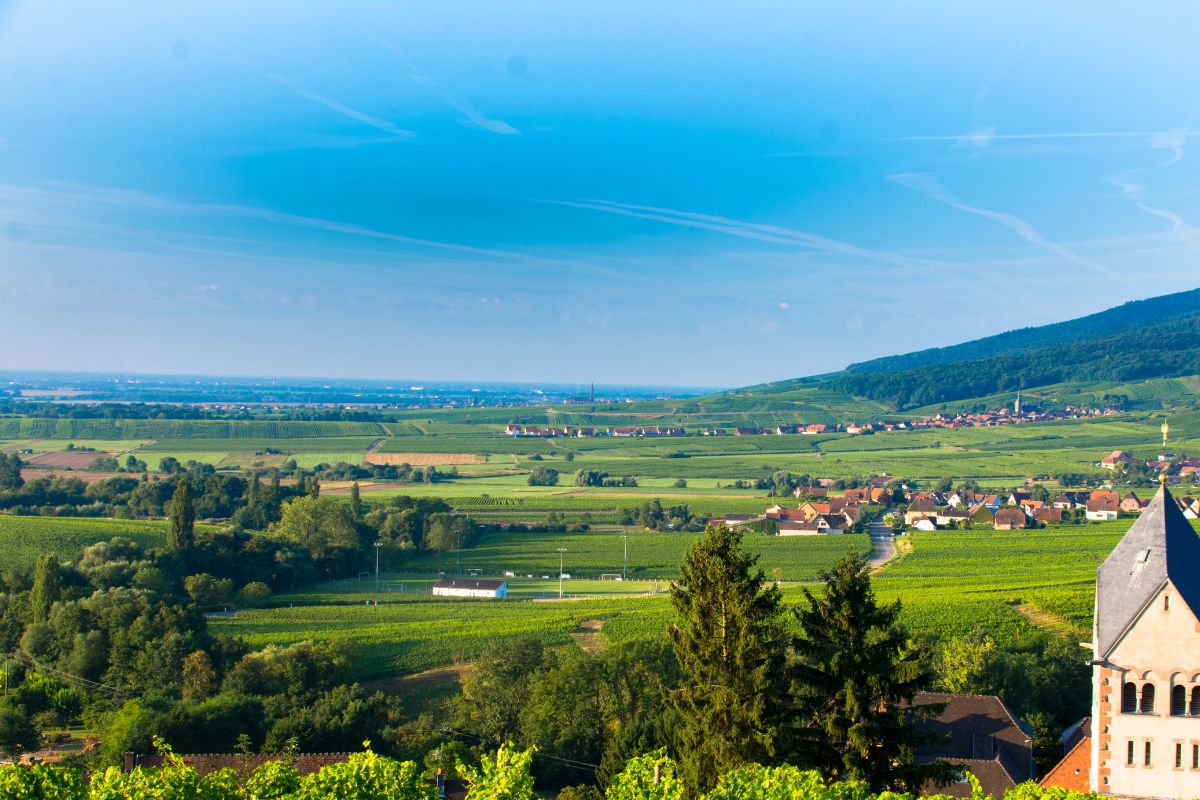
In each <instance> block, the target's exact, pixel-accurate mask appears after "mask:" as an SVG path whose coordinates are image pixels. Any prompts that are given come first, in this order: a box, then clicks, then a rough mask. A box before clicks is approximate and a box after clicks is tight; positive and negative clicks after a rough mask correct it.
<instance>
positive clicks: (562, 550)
mask: <svg viewBox="0 0 1200 800" xmlns="http://www.w3.org/2000/svg"><path fill="white" fill-rule="evenodd" d="M565 552H567V548H565V547H560V548H558V599H559V600H562V595H563V587H562V581H563V553H565Z"/></svg>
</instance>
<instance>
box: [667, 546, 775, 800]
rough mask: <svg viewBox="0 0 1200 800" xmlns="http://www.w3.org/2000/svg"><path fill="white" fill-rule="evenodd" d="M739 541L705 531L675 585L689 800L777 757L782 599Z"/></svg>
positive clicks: (679, 703) (677, 696)
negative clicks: (727, 777)
mask: <svg viewBox="0 0 1200 800" xmlns="http://www.w3.org/2000/svg"><path fill="white" fill-rule="evenodd" d="M741 542H742V535H741V534H740V533H738V532H736V531H732V530H730V529H729V528H726V527H724V526H721V527H715V528H709V529H708V530H707V531H706V532H705V534H704V536H702V537H701V538H700V539H698V540H697V541H696V543H695V544H693V545H692V548H691V549H690V550H689V551H688V554H687V557H686V558H685V559H684V562H683V565H682V567H681V568H680V572H679V581H678V583H676V584H673V585H672V586H671V602H672V604H673V605H674V606H675V610H676V611H677V612H678V614H679V618H680V622H679V623H678V624H675V625H672V626H671V627H670V628H669V629H668V633H669V634H670V637H671V642H672V644H673V645H674V648H675V656H676V659H677V660H678V661H679V666H680V668H681V670H682V672H683V676H684V677H683V681H682V685H681V686H680V688H679V689H678V690H677V691H676V692H675V693H674V694H673V695H672V704H673V706H674V708H675V710H676V711H677V713H678V717H679V729H678V743H677V746H678V750H679V755H680V767H681V772H682V774H683V778H684V781H685V783H686V784H687V786H688V788H689V791H690V793H691V794H693V795H695V796H698V795H699V794H701V793H703V792H704V791H706V790H708V789H711V788H712V787H713V785H715V784H716V782H717V779H718V778H719V777H720V776H721V775H722V774H723V773H725V772H728V771H729V770H731V769H734V768H735V767H738V766H741V765H742V764H747V763H750V762H758V763H764V764H769V763H772V762H774V761H777V756H776V752H777V750H778V744H779V741H778V738H779V734H780V730H781V724H782V722H783V720H782V718H781V715H780V711H781V710H782V709H783V708H784V707H786V702H785V697H786V691H787V686H786V674H785V671H784V651H785V648H786V638H785V634H784V631H783V627H782V624H781V617H782V615H781V608H780V593H779V589H778V588H777V587H775V586H774V585H773V584H770V583H769V582H768V581H767V579H766V576H765V575H764V574H763V572H762V570H761V569H758V568H757V562H758V558H757V556H751V555H750V554H749V553H747V552H746V551H745V550H743V549H742V547H741Z"/></svg>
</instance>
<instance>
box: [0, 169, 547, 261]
mask: <svg viewBox="0 0 1200 800" xmlns="http://www.w3.org/2000/svg"><path fill="white" fill-rule="evenodd" d="M33 198H40V199H42V200H47V201H52V202H71V203H76V204H82V205H85V206H87V205H91V206H94V205H108V206H115V207H119V208H122V209H140V210H143V211H152V212H159V213H175V214H188V215H193V216H203V217H225V218H238V219H249V220H259V221H263V222H268V223H274V224H279V225H287V226H292V227H299V228H305V229H309V230H316V231H323V232H326V233H333V234H340V235H343V236H349V237H355V238H360V239H372V240H376V241H384V242H390V243H393V244H403V245H411V246H414V247H419V248H429V249H433V250H442V251H447V252H453V253H462V254H466V255H470V256H482V257H487V258H491V259H501V260H505V261H519V262H520V263H522V264H538V263H541V264H558V262H556V261H552V260H550V259H545V258H541V257H538V256H534V255H530V254H527V253H520V252H513V251H509V250H499V249H493V248H486V247H473V246H471V245H465V244H458V243H455V242H444V241H439V240H435V239H425V238H421V237H417V236H406V235H404V234H399V233H392V232H389V231H381V230H377V229H374V228H368V227H365V226H363V225H358V224H355V223H349V222H341V221H338V220H330V219H323V218H320V217H310V216H304V215H300V214H289V213H287V212H283V211H275V210H272V209H267V208H258V207H254V206H241V205H227V204H219V203H198V202H189V201H184V200H175V199H172V198H167V197H163V196H161V195H155V194H149V193H146V192H137V191H130V190H126V189H113V188H109V187H97V186H80V185H77V184H57V183H56V184H49V185H43V186H38V187H30V186H18V185H12V184H0V199H13V200H16V201H20V200H22V199H23V200H25V201H28V200H30V199H33Z"/></svg>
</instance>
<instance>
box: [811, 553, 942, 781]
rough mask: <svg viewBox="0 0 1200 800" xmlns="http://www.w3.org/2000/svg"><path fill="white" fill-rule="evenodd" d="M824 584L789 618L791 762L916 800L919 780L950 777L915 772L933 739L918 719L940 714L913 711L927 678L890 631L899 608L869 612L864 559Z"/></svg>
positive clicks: (842, 565)
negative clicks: (794, 723) (795, 624)
mask: <svg viewBox="0 0 1200 800" xmlns="http://www.w3.org/2000/svg"><path fill="white" fill-rule="evenodd" d="M821 579H822V580H823V581H825V583H826V586H825V592H824V594H822V595H820V596H814V595H813V593H812V592H810V591H809V590H808V589H805V590H804V596H805V599H806V600H807V601H808V602H807V605H806V606H802V607H801V608H799V609H797V611H796V616H797V618H798V620H799V622H800V633H799V635H798V636H796V637H795V639H794V641H793V650H794V653H795V659H794V660H793V662H792V664H791V673H792V678H793V682H792V693H793V697H794V699H795V702H796V705H797V712H798V713H797V719H798V721H799V723H800V725H801V726H802V727H801V729H800V730H799V731H797V737H796V745H795V752H794V753H793V754H792V755H791V760H792V761H794V762H795V763H799V764H803V765H805V766H812V767H815V768H816V769H819V770H820V771H821V772H822V773H823V774H824V775H825V776H826V777H827V778H828V779H830V780H845V779H848V778H855V779H858V780H861V781H864V782H866V783H867V784H868V785H869V786H870V787H871V788H872V790H874V791H882V790H884V789H908V790H910V791H918V790H919V789H920V788H921V785H922V783H923V782H924V781H925V780H926V779H929V778H938V779H943V778H946V777H948V776H949V774H950V773H949V769H948V767H947V766H946V765H945V764H944V763H940V762H939V763H933V764H926V765H923V766H917V765H916V764H915V757H916V751H917V748H918V747H919V746H920V745H921V744H923V743H925V742H927V741H929V739H930V737H929V735H928V734H926V733H925V732H924V731H923V730H922V729H921V728H919V727H918V726H917V718H918V717H922V716H932V715H935V714H936V713H938V712H939V711H940V710H941V709H940V708H938V707H936V706H923V707H919V708H913V707H912V706H911V703H912V699H913V697H914V696H915V695H916V693H917V692H918V691H920V690H921V689H923V688H925V687H927V686H928V685H929V683H930V679H931V672H930V670H929V667H928V666H927V662H926V659H924V658H923V657H922V656H923V654H922V653H921V652H920V651H918V650H917V649H916V648H915V647H914V646H913V645H912V643H911V642H910V640H909V638H908V635H907V633H906V632H905V631H904V629H903V628H902V627H901V626H900V625H899V624H898V623H897V622H896V619H897V617H898V616H899V614H900V602H899V601H896V602H895V603H892V604H890V605H886V606H880V605H879V604H877V603H876V602H875V593H874V591H873V590H872V589H871V577H870V572H869V565H868V562H867V559H866V557H865V556H863V555H861V554H859V553H856V552H850V553H849V554H847V556H846V557H845V558H844V559H842V560H841V561H839V562H838V563H837V564H835V565H834V567H833V569H832V570H831V571H830V572H828V573H826V574H823V575H822V576H821Z"/></svg>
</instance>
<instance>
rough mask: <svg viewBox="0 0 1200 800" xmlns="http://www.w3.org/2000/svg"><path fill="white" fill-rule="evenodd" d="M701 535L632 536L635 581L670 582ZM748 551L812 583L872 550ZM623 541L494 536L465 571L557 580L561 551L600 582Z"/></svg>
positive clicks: (570, 568) (756, 539)
mask: <svg viewBox="0 0 1200 800" xmlns="http://www.w3.org/2000/svg"><path fill="white" fill-rule="evenodd" d="M697 537H698V534H687V533H645V532H634V533H630V534H629V537H628V542H629V573H628V574H629V577H630V578H631V579H653V578H672V577H674V576H675V575H676V574H678V571H679V563H680V562H681V561H682V560H683V557H684V555H685V554H686V553H687V550H688V548H689V547H690V546H691V544H692V542H694V541H695V540H696V538H697ZM744 543H745V546H746V549H747V550H749V551H750V552H752V553H755V554H756V555H758V556H760V558H761V562H760V565H761V566H762V567H763V569H765V570H766V571H767V572H768V573H769V574H771V575H772V576H774V577H775V578H777V579H778V580H783V581H812V580H816V577H817V574H818V573H819V572H821V571H822V570H824V569H826V568H828V567H829V566H830V565H831V564H832V563H833V562H834V561H836V560H837V559H838V558H840V557H841V556H843V555H845V554H846V551H847V550H848V549H850V548H854V549H855V550H858V551H859V552H866V551H867V550H869V549H870V542H869V540H868V538H867V536H866V535H842V536H782V537H781V536H761V535H756V534H747V535H746V538H745V540H744ZM624 544H625V539H624V538H623V537H622V536H621V535H620V534H618V533H609V532H588V533H575V534H558V533H496V534H490V535H488V536H486V537H485V538H484V539H483V541H481V542H479V543H478V544H476V545H475V546H474V547H471V548H469V549H466V550H463V551H462V553H461V559H462V569H463V570H464V571H465V570H471V569H478V570H481V571H482V572H481V574H485V575H503V574H504V573H505V572H514V573H516V574H517V575H522V576H524V575H534V576H535V577H536V576H540V575H558V556H559V554H558V548H560V547H561V548H565V549H566V551H567V552H566V553H564V554H563V565H564V566H563V568H564V570H565V571H566V572H568V573H570V574H571V575H577V576H579V577H589V578H596V577H599V576H600V575H601V574H605V573H607V574H614V573H617V574H619V573H620V572H621V567H622V563H623V556H624ZM457 557H458V554H455V553H438V554H434V555H427V556H421V557H419V558H416V559H414V560H413V561H411V562H409V563H408V565H406V566H407V568H409V569H411V570H413V571H418V572H446V573H453V572H454V570H455V564H456V558H457Z"/></svg>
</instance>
